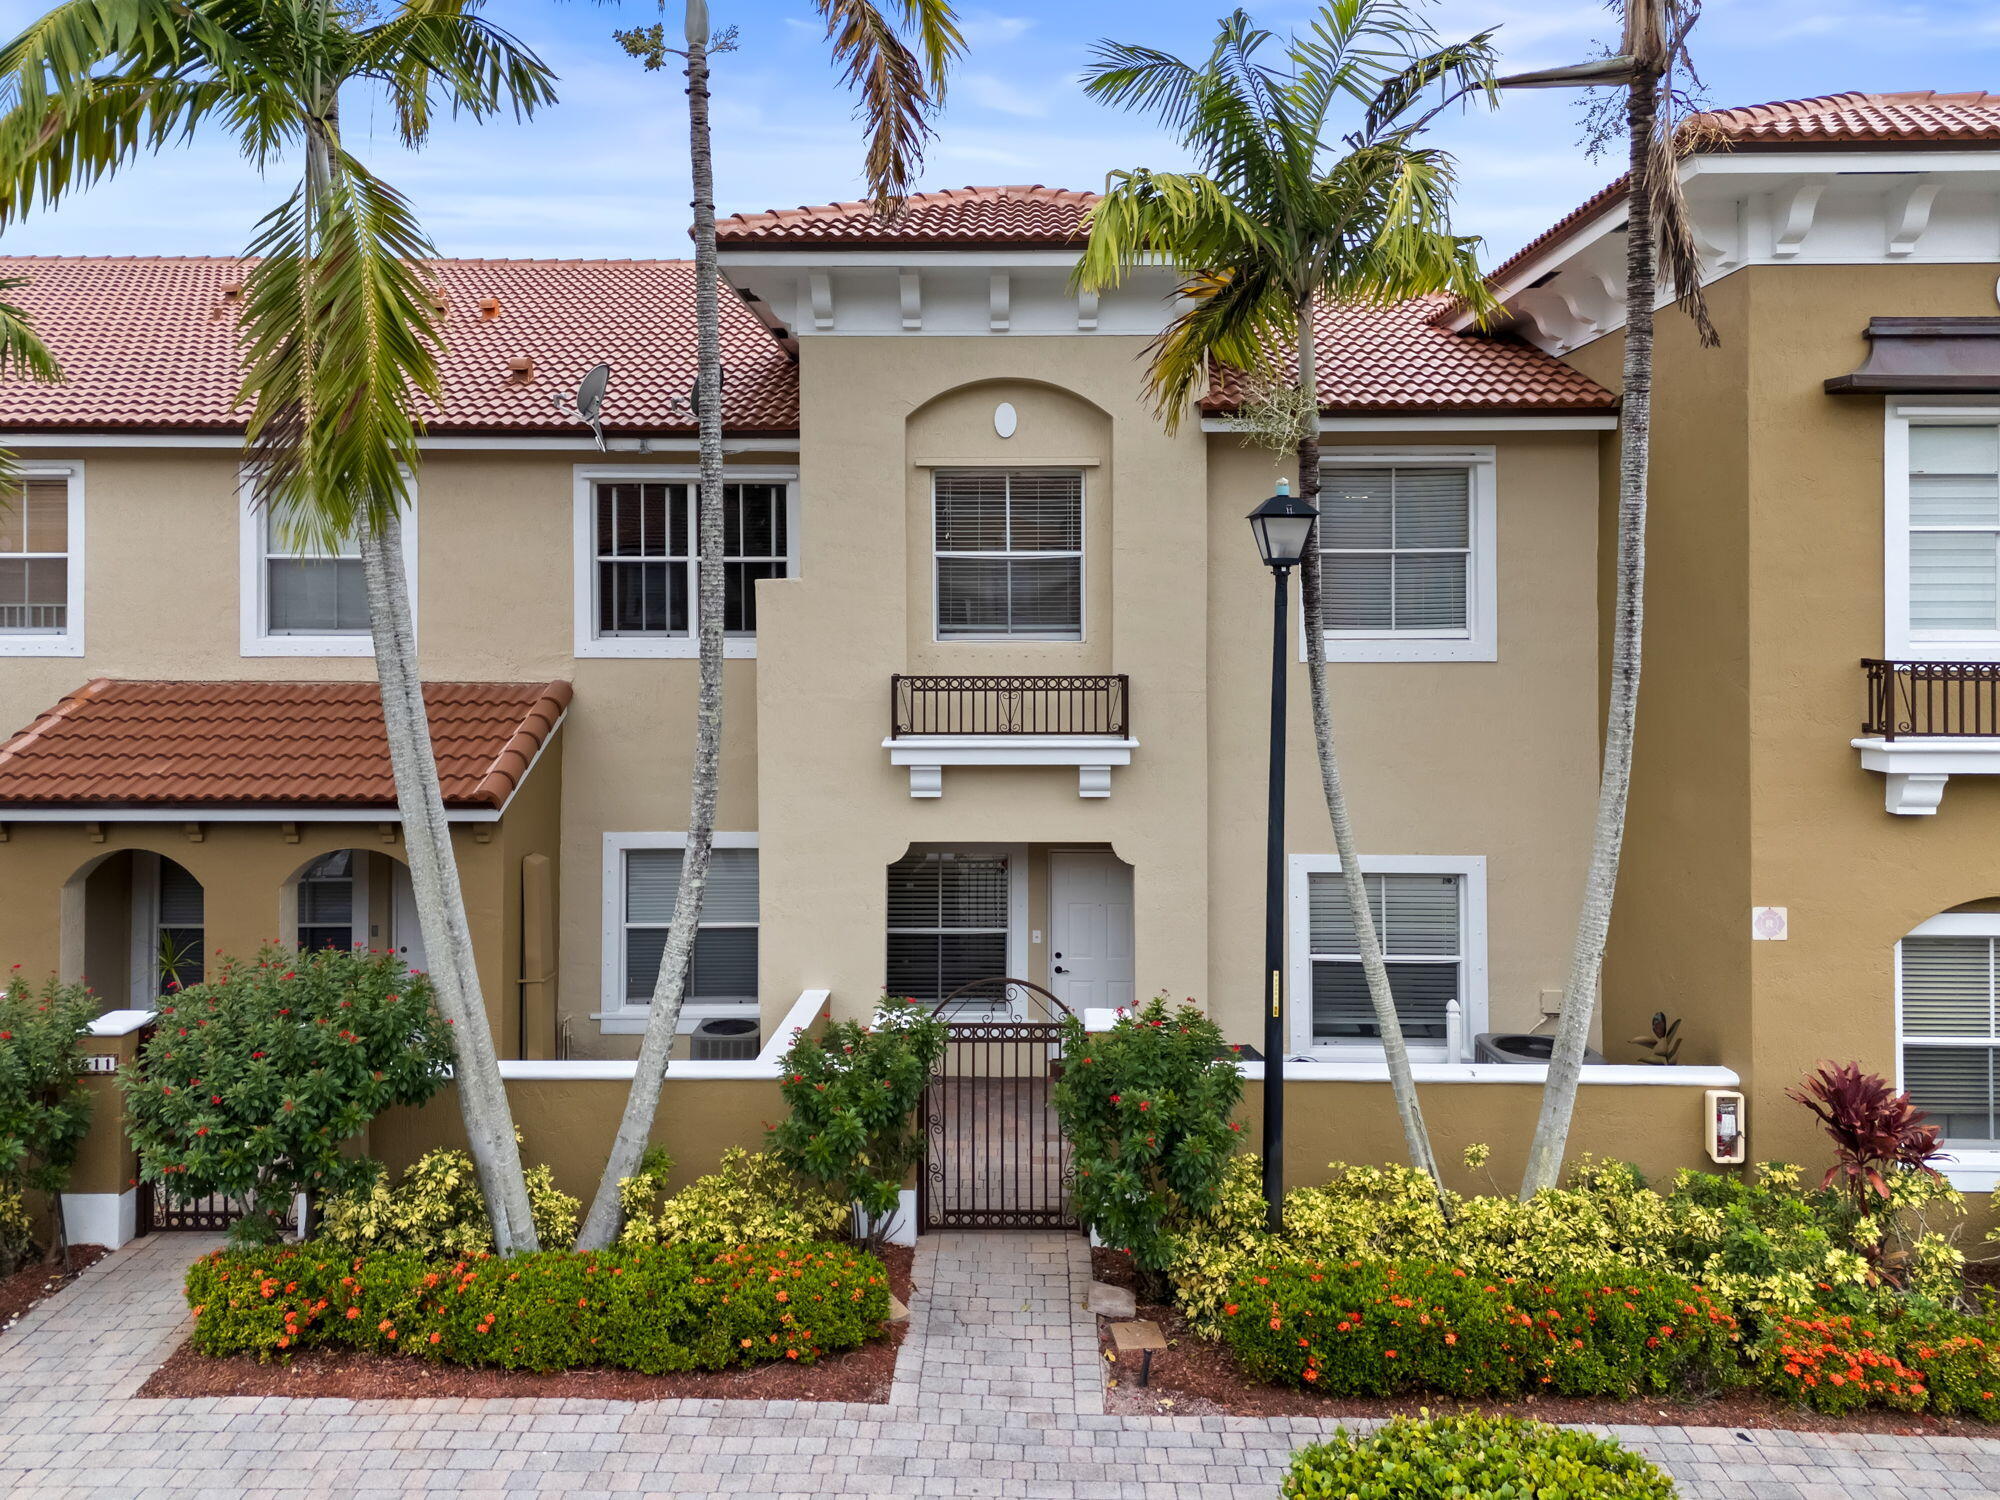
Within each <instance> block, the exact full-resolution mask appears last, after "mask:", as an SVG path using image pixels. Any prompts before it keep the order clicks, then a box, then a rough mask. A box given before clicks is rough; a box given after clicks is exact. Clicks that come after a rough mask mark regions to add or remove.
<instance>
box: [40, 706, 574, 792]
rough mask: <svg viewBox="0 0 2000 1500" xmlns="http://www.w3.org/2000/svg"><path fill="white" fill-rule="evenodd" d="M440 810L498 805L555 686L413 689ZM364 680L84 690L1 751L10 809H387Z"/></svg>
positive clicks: (536, 744) (375, 721) (517, 778)
mask: <svg viewBox="0 0 2000 1500" xmlns="http://www.w3.org/2000/svg"><path fill="white" fill-rule="evenodd" d="M424 702H425V706H426V708H427V709H428V710H429V714H430V729H431V743H432V747H433V749H434V750H435V752H436V755H437V763H438V777H439V780H440V781H441V782H442V783H443V790H444V800H445V805H446V806H447V807H458V808H499V807H503V806H505V804H506V802H507V799H508V798H509V797H511V796H512V795H513V794H514V791H515V789H516V788H517V787H519V786H520V784H521V781H522V779H523V778H524V777H525V776H526V774H527V771H528V767H529V766H530V765H531V764H533V762H534V759H535V756H536V755H537V754H539V753H540V752H541V750H542V748H543V747H544V746H545V745H546V744H547V743H548V740H549V736H550V735H551V734H553V733H554V731H555V727H556V725H557V724H558V723H559V722H561V719H562V716H563V713H564V712H565V710H567V709H568V707H569V703H570V685H569V684H568V683H567V682H526V683H521V682H433V683H426V684H425V685H424ZM395 801H396V792H395V783H394V781H393V779H392V778H391V775H390V771H389V746H388V741H387V739H386V737H385V735H384V733H383V729H382V699H381V694H380V691H379V689H378V688H377V687H376V685H375V684H374V683H372V682H133V681H120V680H116V679H112V678H103V677H100V678H98V679H96V680H95V681H93V682H90V683H87V684H85V685H84V686H83V687H82V688H80V689H78V690H77V691H76V692H74V693H72V694H70V696H69V697H67V698H65V699H63V701H62V702H60V703H58V704H57V705H56V706H55V707H54V708H52V709H50V710H49V711H48V712H47V713H45V714H43V715H42V716H41V717H40V718H38V719H37V720H35V722H34V723H32V724H30V725H29V726H28V727H27V728H26V729H23V730H22V731H21V732H20V733H18V734H16V735H14V736H13V737H12V738H11V739H9V740H7V741H5V742H4V743H0V815H4V812H5V810H6V809H7V808H8V807H76V808H84V807H97V808H103V809H105V810H107V811H110V810H114V809H117V808H121V807H176V808H180V807H186V808H202V807H215V808H221V807H259V806H263V807H271V808H281V807H365V808H377V807H379V808H384V809H386V808H391V807H393V806H394V805H395Z"/></svg>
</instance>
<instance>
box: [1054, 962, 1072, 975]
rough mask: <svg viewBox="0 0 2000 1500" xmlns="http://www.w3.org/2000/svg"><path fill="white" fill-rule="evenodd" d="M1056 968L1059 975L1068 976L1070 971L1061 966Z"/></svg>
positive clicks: (1058, 965)
mask: <svg viewBox="0 0 2000 1500" xmlns="http://www.w3.org/2000/svg"><path fill="white" fill-rule="evenodd" d="M1055 968H1056V972H1057V973H1058V974H1067V973H1068V972H1069V970H1068V969H1065V968H1064V967H1063V966H1062V965H1061V964H1057V965H1056V966H1055Z"/></svg>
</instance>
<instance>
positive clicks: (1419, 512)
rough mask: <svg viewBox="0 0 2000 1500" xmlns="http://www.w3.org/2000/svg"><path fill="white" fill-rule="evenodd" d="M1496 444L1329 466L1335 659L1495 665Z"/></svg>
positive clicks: (1325, 502) (1327, 532)
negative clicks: (1494, 446)
mask: <svg viewBox="0 0 2000 1500" xmlns="http://www.w3.org/2000/svg"><path fill="white" fill-rule="evenodd" d="M1495 469H1496V460H1495V450H1494V449H1492V448H1394V449H1370V450H1365V451H1364V450H1359V449H1332V450H1328V451H1327V452H1326V453H1324V454H1323V455H1322V464H1321V470H1320V496H1319V509H1320V526H1319V538H1320V569H1321V572H1320V577H1321V581H1322V593H1321V600H1322V602H1321V610H1322V615H1323V621H1322V623H1323V624H1324V626H1325V628H1326V654H1327V658H1328V659H1329V660H1331V661H1493V660H1495V659H1496V657H1497V656H1498V649H1499V639H1498V606H1497V593H1498V587H1497V577H1498V561H1497V554H1498V544H1499V517H1498V504H1497V501H1496V498H1495Z"/></svg>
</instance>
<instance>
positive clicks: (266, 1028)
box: [119, 948, 451, 1239]
mask: <svg viewBox="0 0 2000 1500" xmlns="http://www.w3.org/2000/svg"><path fill="white" fill-rule="evenodd" d="M450 1061H451V1034H450V1032H449V1030H447V1028H446V1024H445V1022H444V1020H443V1019H442V1018H441V1017H440V1016H439V1015H438V1013H437V1010H436V1008H435V1007H434V1006H433V1004H432V1002H431V993H430V981H429V980H427V979H425V978H424V977H423V976H422V975H420V974H412V973H411V972H410V971H409V970H408V969H407V968H406V967H405V966H404V964H403V961H402V959H401V958H400V957H398V956H397V955H395V954H393V953H360V952H351V951H340V950H329V951H325V952H319V953H312V954H304V953H292V952H289V951H287V950H284V949H278V948H271V949H266V950H265V951H264V952H263V953H261V954H260V955H259V956H258V959H257V962H256V963H254V964H250V965H242V964H236V963H224V964H222V965H221V967H220V971H219V972H218V973H217V974H216V975H215V977H214V978H213V979H211V980H209V981H208V982H207V983H205V984H200V985H196V986H194V987H192V988H190V989H187V990H183V991H180V992H179V993H177V994H175V995H174V996H173V997H172V998H171V999H170V1000H168V1001H166V1002H165V1003H163V1004H162V1005H161V1006H160V1019H159V1029H158V1031H157V1032H156V1033H155V1034H154V1036H153V1038H152V1040H151V1041H149V1042H147V1043H146V1045H145V1047H144V1048H143V1049H141V1052H140V1055H139V1065H138V1067H137V1068H136V1069H135V1068H128V1069H126V1070H125V1071H124V1072H123V1073H121V1074H120V1075H119V1082H120V1084H121V1085H122V1086H123V1088H124V1090H125V1102H126V1117H127V1119H128V1121H129V1122H130V1125H131V1131H132V1138H133V1141H134V1142H135V1144H136V1145H137V1146H138V1150H139V1160H140V1163H141V1167H140V1170H141V1172H142V1174H143V1175H144V1176H145V1177H146V1178H147V1179H148V1180H149V1181H155V1182H158V1183H159V1184H160V1185H161V1186H162V1187H163V1188H164V1189H165V1190H166V1191H167V1192H168V1194H169V1195H170V1196H173V1197H175V1198H180V1199H193V1198H202V1197H207V1196H208V1195H210V1194H214V1193H226V1194H228V1195H229V1196H231V1197H234V1198H240V1199H242V1200H244V1201H245V1202H246V1203H248V1204H249V1205H251V1208H252V1210H253V1211H252V1212H249V1213H246V1214H245V1215H244V1217H243V1218H242V1219H240V1220H239V1221H238V1231H237V1232H238V1234H239V1237H240V1238H244V1239H255V1238H259V1237H266V1238H269V1237H275V1235H276V1232H277V1224H278V1222H279V1218H280V1216H281V1214H282V1212H283V1210H284V1209H285V1208H286V1207H287V1206H288V1204H289V1201H290V1199H291V1197H292V1195H293V1194H295V1193H300V1192H306V1193H311V1194H313V1195H315V1196H322V1195H325V1194H329V1193H339V1192H344V1191H349V1190H352V1189H354V1188H357V1187H361V1186H364V1185H365V1184H366V1183H367V1182H368V1181H369V1179H370V1177H371V1175H372V1174H373V1173H374V1172H376V1171H377V1170H379V1169H378V1168H377V1167H376V1165H375V1164H374V1163H373V1162H370V1161H368V1160H367V1159H366V1158H362V1157H354V1156H349V1155H346V1154H344V1153H343V1152H342V1150H341V1146H342V1143H343V1142H345V1141H346V1140H348V1139H349V1138H350V1137H352V1136H354V1135H356V1134H358V1133H359V1132H360V1130H361V1129H362V1127H363V1126H365V1125H367V1123H368V1122H369V1121H370V1120H372V1119H373V1118H374V1117H375V1116H376V1115H377V1114H379V1113H381V1111H382V1110H384V1109H386V1108H387V1107H388V1106H390V1105H392V1104H422V1103H423V1102H424V1101H425V1100H426V1099H428V1098H430V1097H431V1095H433V1094H435V1093H436V1092H437V1091H438V1089H439V1088H440V1087H442V1086H443V1084H444V1080H445V1072H446V1068H447V1065H448V1064H449V1063H450Z"/></svg>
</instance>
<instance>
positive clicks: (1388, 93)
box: [1348, 31, 1499, 145]
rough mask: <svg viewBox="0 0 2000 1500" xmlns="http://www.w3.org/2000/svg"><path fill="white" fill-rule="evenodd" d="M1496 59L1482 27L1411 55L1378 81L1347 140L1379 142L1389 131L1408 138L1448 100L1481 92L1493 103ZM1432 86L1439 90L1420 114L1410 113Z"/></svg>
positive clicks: (1490, 38) (1495, 100) (1489, 34)
mask: <svg viewBox="0 0 2000 1500" xmlns="http://www.w3.org/2000/svg"><path fill="white" fill-rule="evenodd" d="M1498 61H1499V55H1498V54H1497V53H1496V52H1495V51H1494V49H1493V33H1492V32H1491V31H1482V32H1480V33H1479V34H1478V35H1477V36H1473V37H1468V38H1467V39H1466V40H1465V41H1462V42H1454V43H1453V44H1452V45H1450V46H1448V47H1440V48H1439V49H1438V50H1436V51H1435V52H1429V53H1426V54H1424V55H1423V56H1421V57H1418V58H1415V59H1413V60H1412V61H1411V62H1410V63H1409V64H1408V65H1407V66H1405V67H1403V68H1400V69H1398V70H1397V71H1396V72H1395V73H1394V74H1392V75H1391V76H1390V77H1388V78H1386V79H1384V80H1383V81H1382V84H1381V86H1380V87H1379V88H1378V89H1377V90H1376V91H1375V96H1374V97H1373V98H1372V99H1370V100H1369V101H1368V111H1367V114H1366V115H1365V116H1364V117H1363V119H1362V123H1361V129H1360V130H1359V131H1357V132H1356V133H1355V134H1354V135H1352V136H1350V137H1349V138H1348V139H1349V141H1350V143H1351V144H1355V145H1360V144H1363V143H1365V142H1368V141H1375V140H1380V139H1382V138H1383V136H1385V135H1387V134H1390V133H1392V132H1393V133H1394V134H1396V135H1398V136H1401V137H1403V138H1404V139H1408V138H1409V137H1411V136H1414V135H1415V134H1417V132H1419V131H1421V130H1422V129H1423V128H1424V127H1425V126H1426V125H1428V124H1429V123H1430V122H1431V121H1432V120H1433V119H1435V118H1436V117H1437V115H1438V114H1440V113H1441V112H1442V111H1444V110H1445V109H1447V108H1449V107H1450V106H1451V105H1452V104H1453V103H1455V102H1457V101H1458V100H1459V99H1461V98H1464V97H1465V96H1466V95H1468V94H1472V93H1475V92H1476V93H1483V94H1484V95H1485V96H1486V99H1487V102H1488V103H1489V104H1497V103H1498V101H1499V90H1498V88H1497V86H1496V84H1495V82H1494V65H1495V64H1496V63H1497V62H1498ZM1433 87H1435V88H1436V89H1437V90H1438V100H1437V102H1436V103H1435V104H1434V105H1432V106H1431V108H1430V109H1429V110H1427V111H1425V112H1424V113H1423V114H1421V115H1417V116H1415V117H1412V116H1411V114H1410V110H1411V108H1412V107H1413V106H1414V105H1416V103H1417V102H1418V101H1419V100H1420V99H1422V98H1423V96H1424V95H1425V94H1426V93H1427V92H1429V90H1431V89H1432V88H1433Z"/></svg>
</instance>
